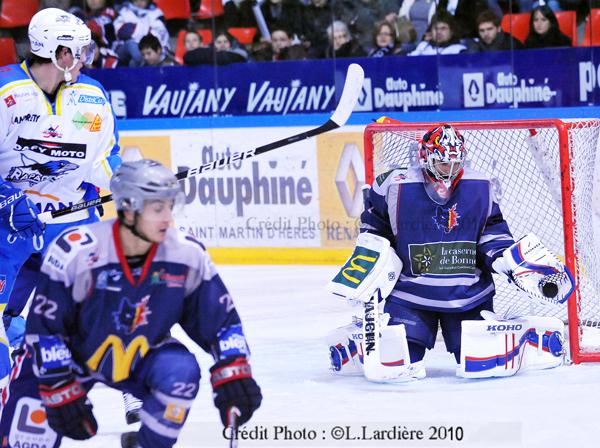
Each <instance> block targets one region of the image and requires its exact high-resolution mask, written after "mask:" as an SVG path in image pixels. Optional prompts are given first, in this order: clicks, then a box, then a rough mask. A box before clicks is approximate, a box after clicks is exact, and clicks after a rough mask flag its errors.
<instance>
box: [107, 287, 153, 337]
mask: <svg viewBox="0 0 600 448" xmlns="http://www.w3.org/2000/svg"><path fill="white" fill-rule="evenodd" d="M149 301H150V295H147V296H145V297H143V298H142V300H140V301H139V302H138V303H135V304H134V303H131V302H130V301H129V299H128V298H127V297H123V298H122V299H121V303H120V304H119V310H118V311H115V312H114V313H112V315H113V319H114V321H115V325H116V327H117V330H120V331H124V332H125V333H127V334H132V333H133V332H135V330H137V329H138V328H139V327H141V326H143V325H148V316H149V315H150V314H152V311H150V307H149V306H148V302H149Z"/></svg>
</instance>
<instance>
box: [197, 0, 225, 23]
mask: <svg viewBox="0 0 600 448" xmlns="http://www.w3.org/2000/svg"><path fill="white" fill-rule="evenodd" d="M224 12H225V11H224V10H223V2H222V0H201V1H200V7H199V8H198V11H196V18H197V19H211V18H213V17H218V16H222V15H223V13H224Z"/></svg>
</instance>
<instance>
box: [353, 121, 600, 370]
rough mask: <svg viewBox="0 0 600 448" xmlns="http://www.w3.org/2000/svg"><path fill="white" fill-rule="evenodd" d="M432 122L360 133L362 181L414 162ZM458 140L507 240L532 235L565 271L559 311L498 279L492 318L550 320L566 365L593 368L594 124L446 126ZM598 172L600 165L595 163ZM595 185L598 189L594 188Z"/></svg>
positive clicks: (599, 353)
mask: <svg viewBox="0 0 600 448" xmlns="http://www.w3.org/2000/svg"><path fill="white" fill-rule="evenodd" d="M438 124H440V123H439V122H431V123H425V122H422V123H373V124H370V125H368V126H367V127H366V128H365V132H364V142H365V145H364V148H365V170H366V180H367V182H368V183H369V184H372V183H373V180H374V178H375V177H376V176H378V175H379V174H381V173H384V172H386V171H389V170H390V169H392V168H396V167H403V166H408V165H410V164H415V163H418V161H417V144H416V142H417V141H418V140H419V139H420V138H421V137H422V136H423V134H424V133H425V132H426V131H427V130H429V129H430V128H431V127H433V126H435V125H438ZM451 124H452V125H453V126H455V127H456V128H457V129H458V130H460V131H461V133H462V134H463V135H464V137H465V147H466V149H467V164H468V165H470V166H472V167H473V168H474V169H477V170H479V171H482V172H484V173H486V174H487V175H488V176H490V178H491V179H492V188H494V190H495V193H496V196H497V197H498V200H499V203H500V208H501V210H502V213H503V215H504V217H505V219H506V221H507V222H508V226H509V228H510V229H511V232H512V233H513V236H514V237H515V239H516V238H519V237H521V236H523V235H525V234H526V233H528V232H535V233H536V234H537V235H538V236H539V237H540V239H541V241H542V242H543V243H544V245H546V246H547V247H548V248H550V249H551V250H552V251H553V252H554V253H556V254H557V255H558V256H559V257H561V258H563V259H564V261H565V264H566V265H567V266H568V267H569V268H570V269H571V272H573V275H574V277H575V281H576V288H575V290H574V292H573V294H572V296H571V298H570V299H569V300H568V302H567V304H568V305H566V306H564V305H563V306H561V307H560V308H558V309H556V308H554V309H546V308H544V309H532V308H531V306H532V305H531V304H530V303H529V302H528V301H527V300H524V299H523V298H522V297H521V296H520V295H519V294H518V293H517V292H516V291H514V289H513V288H511V287H510V285H508V284H506V282H505V281H504V280H503V279H501V278H500V277H498V276H495V278H494V280H495V283H496V285H497V295H496V298H495V299H494V308H495V311H496V312H497V313H499V314H501V315H505V316H507V317H511V316H512V317H514V316H517V315H523V314H537V315H553V316H556V317H559V318H561V319H563V320H564V321H565V322H568V324H569V346H570V356H571V359H572V360H573V362H575V363H580V362H590V361H596V362H597V361H600V255H599V253H600V246H599V245H598V242H599V241H600V216H598V215H597V214H596V213H594V209H595V208H596V210H600V208H599V207H597V206H598V204H596V205H594V203H593V198H594V197H600V191H599V190H600V175H598V176H597V173H596V171H597V170H596V165H597V162H596V158H597V150H598V149H599V141H600V138H599V137H600V120H595V119H581V120H557V119H547V120H546V119H540V120H506V121H477V122H456V123H451ZM598 166H599V167H600V163H598ZM597 183H598V184H599V185H598V186H597V185H596V184H597Z"/></svg>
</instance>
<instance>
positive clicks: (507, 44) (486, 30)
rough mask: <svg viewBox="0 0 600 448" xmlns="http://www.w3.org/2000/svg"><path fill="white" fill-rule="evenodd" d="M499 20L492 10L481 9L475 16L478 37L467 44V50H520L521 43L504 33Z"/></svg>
mask: <svg viewBox="0 0 600 448" xmlns="http://www.w3.org/2000/svg"><path fill="white" fill-rule="evenodd" d="M500 23H501V20H500V19H499V18H498V16H497V15H496V14H494V13H493V12H492V11H490V10H487V11H483V12H482V13H481V14H479V15H478V16H477V33H478V34H479V37H478V38H476V39H475V40H474V41H473V42H472V43H470V44H469V47H470V48H469V52H478V51H500V50H513V49H514V50H520V49H521V48H523V44H522V43H521V41H520V40H518V39H515V38H514V37H513V36H512V35H510V34H508V33H505V32H504V31H503V30H502V27H501V26H500Z"/></svg>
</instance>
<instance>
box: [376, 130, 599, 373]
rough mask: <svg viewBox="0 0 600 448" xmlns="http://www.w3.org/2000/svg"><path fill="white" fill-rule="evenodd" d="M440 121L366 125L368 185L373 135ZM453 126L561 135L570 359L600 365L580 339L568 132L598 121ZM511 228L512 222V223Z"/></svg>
mask: <svg viewBox="0 0 600 448" xmlns="http://www.w3.org/2000/svg"><path fill="white" fill-rule="evenodd" d="M439 124H440V122H413V123H405V122H398V123H372V124H369V125H367V126H366V128H365V130H364V157H365V174H366V176H365V178H366V182H367V183H368V184H370V185H371V184H372V183H373V180H374V172H373V169H374V166H373V165H374V161H373V135H374V134H375V133H380V132H382V131H415V132H418V131H427V130H428V129H430V128H432V127H433V126H436V125H439ZM450 124H452V126H454V127H456V128H457V129H458V130H486V129H489V130H494V129H541V128H555V129H556V130H557V132H558V144H559V155H560V177H561V197H562V217H563V234H564V251H565V263H566V265H567V266H568V267H569V269H570V270H571V272H572V273H573V275H574V278H575V289H574V291H573V293H572V294H571V297H570V298H569V300H568V322H569V343H570V349H571V359H572V361H573V362H574V363H576V364H579V363H581V362H600V351H598V352H595V351H594V352H590V351H584V350H582V347H581V344H580V337H581V335H582V332H583V330H582V328H580V318H579V311H580V307H581V291H580V289H579V284H580V275H579V272H578V270H577V269H576V263H575V257H576V245H575V243H576V241H575V232H574V222H575V219H576V213H577V211H576V208H575V207H574V203H573V196H572V192H573V190H574V184H573V177H572V175H571V173H572V164H571V160H572V151H573V148H571V147H570V143H569V130H571V129H574V128H576V127H581V126H585V125H587V126H592V125H593V126H598V121H597V120H589V119H588V120H586V119H582V120H576V121H562V120H559V119H540V120H496V121H464V122H451V123H450ZM509 225H510V223H509Z"/></svg>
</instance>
